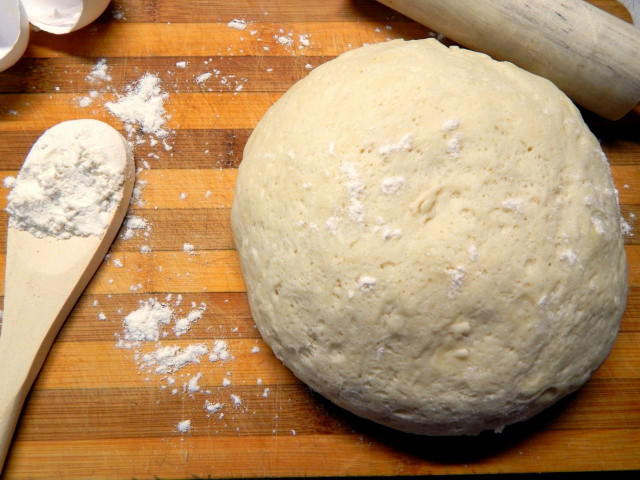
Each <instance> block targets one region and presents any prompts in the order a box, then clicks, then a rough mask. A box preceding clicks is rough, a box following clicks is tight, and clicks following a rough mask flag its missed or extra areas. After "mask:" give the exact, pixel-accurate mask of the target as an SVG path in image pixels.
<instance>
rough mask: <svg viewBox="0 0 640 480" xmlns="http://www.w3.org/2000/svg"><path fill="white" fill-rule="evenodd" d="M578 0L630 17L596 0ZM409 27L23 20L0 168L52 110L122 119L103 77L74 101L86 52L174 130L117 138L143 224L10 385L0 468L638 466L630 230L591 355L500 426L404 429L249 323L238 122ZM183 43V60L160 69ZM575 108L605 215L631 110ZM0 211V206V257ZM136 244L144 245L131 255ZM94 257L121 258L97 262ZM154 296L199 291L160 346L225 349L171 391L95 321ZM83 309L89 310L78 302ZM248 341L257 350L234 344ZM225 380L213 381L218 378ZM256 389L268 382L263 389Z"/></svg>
mask: <svg viewBox="0 0 640 480" xmlns="http://www.w3.org/2000/svg"><path fill="white" fill-rule="evenodd" d="M594 3H596V4H597V5H598V6H600V7H602V8H605V9H607V10H608V11H611V12H613V13H614V14H617V15H619V16H621V17H623V18H625V19H627V20H629V18H630V17H629V15H628V13H627V12H626V10H624V8H623V7H621V6H620V5H619V4H617V3H616V2H615V1H613V0H611V1H607V0H599V1H597V2H594ZM121 14H122V15H121ZM116 17H121V18H116ZM122 17H123V18H122ZM235 18H240V19H246V20H247V21H248V22H249V23H250V25H249V26H248V27H247V28H246V29H245V30H244V31H239V30H236V29H233V28H229V27H228V26H227V22H229V21H230V20H232V19H235ZM280 29H282V30H280ZM254 30H255V31H256V32H255V33H254V34H253V35H252V31H254ZM290 32H291V33H292V35H291V38H293V39H294V40H295V42H294V46H293V47H287V46H285V45H280V44H278V43H276V40H275V39H274V35H280V36H282V35H285V36H286V35H288V34H289V33H290ZM304 34H310V36H309V37H308V38H309V40H310V42H311V45H310V46H309V47H305V46H304V45H301V44H300V41H299V37H298V36H299V35H304ZM429 34H430V31H429V29H427V28H425V27H422V26H420V25H418V24H416V23H414V22H413V21H411V20H408V19H406V18H404V17H402V16H400V15H397V14H395V13H394V12H392V11H391V10H388V9H386V8H384V7H382V6H380V5H379V4H377V3H376V2H374V1H373V0H327V1H322V2H308V1H306V0H282V1H279V2H269V1H263V0H234V1H227V2H224V1H221V0H220V1H216V0H193V1H190V2H182V1H179V0H166V1H159V0H158V1H154V0H119V1H115V2H113V3H112V5H111V7H110V9H109V10H108V11H107V12H106V13H105V14H104V15H103V16H102V17H101V18H100V20H99V21H98V22H97V23H95V24H94V25H92V26H90V27H88V28H85V29H83V30H82V31H79V32H76V33H73V34H70V35H66V36H60V37H56V36H52V35H49V34H46V33H42V32H38V33H35V32H32V37H31V40H30V44H29V48H28V50H27V52H26V55H25V57H24V58H23V59H22V60H21V61H20V62H19V63H18V64H17V65H16V66H15V67H13V68H12V69H10V70H9V71H6V72H4V73H0V175H1V176H2V177H3V178H4V177H5V176H7V175H15V174H16V172H17V170H18V169H19V168H20V166H21V164H22V161H23V160H24V158H25V156H26V154H27V152H28V150H29V148H30V147H31V145H32V143H33V142H34V141H35V139H36V138H37V137H38V136H39V135H40V134H41V133H42V132H43V131H44V130H45V129H46V128H49V127H50V126H52V125H53V124H55V123H58V122H61V121H63V120H68V119H73V118H82V117H91V118H97V119H101V120H105V121H107V122H109V123H110V124H111V125H113V126H114V127H116V128H118V129H120V130H121V131H122V124H121V123H120V122H119V121H118V120H117V119H116V118H114V117H112V116H110V115H108V114H107V113H106V111H105V109H104V108H103V107H102V103H104V101H105V99H107V98H111V97H109V95H108V94H107V95H105V96H103V97H102V98H101V99H99V100H96V101H95V102H94V104H92V105H91V106H90V107H87V108H79V107H77V99H78V97H82V96H86V95H87V94H88V92H89V91H90V90H92V89H93V88H95V87H94V86H92V85H91V84H89V83H88V82H86V81H85V76H86V75H87V73H88V72H89V71H90V70H91V68H92V67H93V65H94V64H95V63H96V61H97V59H98V58H101V57H104V58H106V59H107V62H108V65H109V73H110V74H111V76H112V81H111V85H112V87H113V88H114V89H115V90H116V91H118V92H122V91H123V89H124V87H125V85H126V84H128V83H130V82H132V81H134V80H136V79H138V78H139V77H140V76H141V75H142V74H143V73H144V72H146V71H151V72H156V73H158V74H159V76H160V78H161V79H162V81H163V87H164V88H165V90H166V91H168V92H169V94H170V97H169V100H168V104H167V107H168V110H169V111H170V112H171V114H172V118H171V120H170V122H169V123H170V127H171V128H173V129H175V131H176V132H175V135H174V136H173V137H172V140H171V143H172V144H173V150H171V151H165V150H164V149H158V148H157V147H150V146H149V145H148V144H145V145H139V146H137V147H136V160H137V162H138V165H141V164H142V161H143V160H148V162H149V164H150V166H151V169H150V170H144V171H143V172H142V173H141V174H140V176H139V178H141V179H143V180H145V181H146V182H147V186H146V187H145V188H144V190H143V197H142V198H143V200H144V205H143V206H133V207H132V208H131V210H132V212H133V214H135V215H138V216H140V217H143V218H145V219H147V220H148V222H149V223H150V224H152V230H151V233H150V235H149V237H144V236H143V235H141V234H139V235H138V236H136V237H135V238H133V239H130V240H126V241H125V240H123V239H122V238H119V239H118V240H117V241H116V242H115V244H114V245H113V248H112V250H111V259H110V260H108V261H106V262H105V263H104V264H103V265H102V266H101V267H100V269H99V271H98V273H97V274H96V276H95V277H94V279H93V280H92V282H91V283H90V285H89V286H88V288H87V290H86V291H85V293H84V294H83V296H82V297H81V299H80V301H79V302H78V304H77V306H76V308H75V309H74V310H73V312H72V314H71V315H70V317H69V319H68V320H67V322H66V324H65V326H64V327H63V329H62V331H61V332H60V335H59V336H58V338H57V340H56V342H55V344H54V346H53V348H52V350H51V352H50V354H49V356H48V359H47V361H46V363H45V365H44V368H43V370H42V372H41V374H40V376H39V378H38V380H37V381H36V383H35V385H34V388H33V390H32V392H31V394H30V396H29V398H28V400H27V402H26V405H25V408H24V411H23V415H22V419H21V421H20V423H19V425H18V428H17V432H16V436H15V439H14V443H13V446H12V449H11V450H10V452H9V457H8V461H7V465H6V469H5V472H4V476H5V478H7V479H18V478H42V479H54V478H65V479H67V478H131V477H136V478H153V477H164V478H167V477H171V478H179V477H184V478H186V477H192V476H205V477H207V476H213V477H254V476H327V475H368V476H372V475H418V474H447V473H456V474H461V473H504V472H546V471H585V470H623V469H639V468H640V245H639V244H638V241H639V240H640V229H638V233H637V234H636V235H635V236H629V237H627V238H626V249H627V254H628V260H629V266H630V272H629V276H630V284H631V289H630V293H629V299H628V306H627V311H626V314H625V317H624V319H623V322H622V328H621V332H620V336H619V338H618V341H617V343H616V346H615V349H614V351H613V352H612V353H611V355H610V357H609V358H608V360H607V361H606V363H605V364H604V365H603V366H602V367H601V368H600V370H598V372H597V373H596V374H595V375H594V377H593V379H592V380H591V381H590V382H589V383H588V384H587V385H586V386H585V387H584V388H583V389H581V390H580V391H579V392H578V393H576V394H574V395H571V396H570V397H569V398H567V399H565V400H563V401H561V402H560V403H559V404H558V405H556V406H554V407H553V408H551V409H549V410H548V411H546V412H544V413H543V414H541V415H539V416H537V417H535V418H534V419H532V420H530V421H528V422H525V423H523V424H520V425H515V426H512V427H508V428H507V429H506V430H505V432H504V433H502V434H500V435H494V434H486V435H481V436H480V437H476V438H435V439H434V438H421V437H415V436H410V435H405V434H401V433H398V432H393V431H390V430H388V429H385V428H382V427H378V426H376V425H372V424H370V423H369V422H366V421H363V420H361V419H358V418H356V417H354V416H352V415H350V414H348V413H346V412H344V411H342V410H341V409H339V408H337V407H335V406H333V405H331V404H330V403H328V402H327V401H325V400H323V399H322V398H321V397H319V396H318V395H316V394H313V393H312V392H310V391H309V390H308V389H307V388H306V387H304V386H303V385H301V384H300V383H299V382H298V381H297V380H296V379H295V378H294V377H293V375H292V374H291V373H290V372H289V371H288V370H287V369H285V368H284V367H283V366H282V365H281V364H280V362H279V361H278V360H277V359H275V358H274V356H273V355H272V354H271V352H270V351H269V349H268V348H267V347H266V346H265V345H264V344H263V343H262V341H261V340H260V337H259V334H258V332H257V330H256V329H255V327H254V325H253V322H252V320H251V315H250V312H249V308H248V304H247V299H246V295H245V287H244V284H243V281H242V277H241V275H240V270H239V266H238V259H237V256H236V252H235V250H234V246H233V242H232V239H231V233H230V228H229V212H230V207H231V200H232V193H233V185H234V181H235V176H236V170H235V169H236V167H237V166H238V164H239V163H240V160H241V154H242V149H243V146H244V144H245V142H246V140H247V138H248V135H249V134H250V132H251V129H252V128H253V127H254V126H255V125H256V123H257V121H258V120H259V119H260V117H261V116H262V114H263V113H264V112H265V110H266V109H267V108H268V107H269V106H270V105H271V104H272V103H273V102H274V101H275V100H276V99H277V98H278V97H279V96H280V95H281V94H282V93H283V92H284V91H285V90H286V89H287V88H288V87H290V86H291V85H292V84H293V83H294V82H295V81H296V80H298V79H300V78H302V77H303V76H305V75H306V74H307V72H308V70H307V68H306V67H305V66H306V65H307V64H309V65H311V66H312V67H316V66H318V65H319V64H321V63H323V62H326V61H328V60H330V59H331V58H333V57H335V56H336V55H338V54H340V53H341V52H343V51H345V50H348V49H350V48H354V47H358V46H360V45H362V44H363V43H372V42H380V41H384V40H385V39H387V38H398V37H402V38H406V39H412V38H423V37H426V36H427V35H429ZM258 39H260V41H258ZM298 45H301V46H303V48H297V46H298ZM264 47H267V48H264ZM183 60H184V61H187V62H189V66H188V67H187V68H186V69H184V70H182V69H178V68H176V66H175V64H176V62H178V61H183ZM213 69H218V70H220V71H221V72H222V75H236V78H246V79H247V81H246V82H245V83H244V84H243V89H242V90H241V91H239V92H235V91H233V90H230V89H229V88H227V87H226V86H224V85H222V84H221V83H220V81H219V79H215V78H214V79H212V80H210V81H208V82H207V83H206V84H205V86H200V85H198V84H196V83H195V81H194V77H195V76H196V75H199V74H201V73H205V72H208V71H212V70H213ZM209 88H210V89H211V90H209ZM585 118H586V120H587V123H588V124H589V126H590V127H591V128H592V130H593V131H594V132H595V134H596V135H597V136H598V138H600V139H601V140H602V144H603V147H604V149H605V151H606V153H607V154H608V156H609V159H610V162H611V164H612V172H613V175H614V179H615V182H616V185H617V187H618V189H619V191H620V201H621V204H622V211H623V215H624V217H625V218H627V219H629V217H630V215H631V214H632V213H633V214H634V215H640V138H639V132H640V109H639V108H637V107H636V109H635V111H633V112H631V113H630V114H629V115H627V116H626V117H625V118H623V119H622V120H620V121H618V122H607V121H604V120H602V119H600V118H597V117H595V116H594V115H591V114H588V113H585ZM149 153H155V154H157V156H158V158H153V157H149V156H148V155H149ZM207 191H210V192H211V194H210V195H206V192H207ZM6 193H7V190H3V193H2V197H3V199H2V201H1V205H0V206H1V207H3V208H4V196H5V195H6ZM181 193H185V194H186V198H183V199H181ZM6 221H7V217H6V214H4V213H2V214H0V225H1V226H0V240H2V242H1V243H0V245H1V247H0V249H1V250H0V264H2V265H0V267H2V270H3V269H4V267H3V265H4V253H5V251H6V250H5V243H4V240H5V237H6ZM631 223H632V225H633V223H634V221H633V220H631ZM634 233H635V228H634ZM186 242H188V243H192V244H194V246H195V249H196V252H197V254H196V255H188V254H186V253H185V252H183V244H184V243H186ZM142 245H148V246H150V247H151V249H152V252H151V253H147V254H144V253H141V251H140V247H141V246H142ZM114 258H118V259H120V260H121V261H122V263H123V267H121V268H118V267H117V266H116V265H114V263H113V259H114ZM1 288H3V287H1ZM169 293H171V294H173V296H174V298H173V300H172V302H174V301H175V298H177V295H178V294H181V295H183V302H182V306H178V307H175V308H176V309H180V308H184V311H187V310H189V308H190V304H191V302H196V303H198V304H199V303H200V302H205V303H206V304H207V310H206V312H205V314H204V316H203V318H202V319H201V320H200V321H198V322H197V323H196V324H194V326H193V327H192V329H191V330H190V331H189V332H188V333H187V334H186V335H184V336H182V337H180V338H179V339H177V340H175V341H173V340H172V341H171V342H169V343H170V344H175V345H182V346H184V345H187V344H191V343H205V344H207V345H209V346H210V345H211V342H212V340H213V339H224V340H226V341H227V342H228V344H229V350H230V352H231V354H232V355H233V357H234V358H233V360H231V361H228V362H227V363H224V364H220V363H216V364H212V363H210V362H208V361H206V360H205V361H203V363H202V364H201V365H192V366H189V367H187V368H185V369H183V370H181V371H180V372H179V373H177V374H176V375H175V377H176V386H177V387H180V388H179V391H178V393H176V394H172V393H171V387H168V386H167V382H166V380H163V379H164V377H163V376H160V375H154V374H146V373H141V372H140V371H139V370H138V367H137V365H136V363H135V361H134V359H133V352H132V351H130V350H124V349H118V348H115V343H116V339H115V338H114V334H116V333H119V332H121V331H122V318H123V317H124V316H125V315H126V314H127V313H129V312H131V311H133V310H135V309H136V308H137V306H138V302H139V301H140V300H147V299H148V298H150V297H157V298H159V299H161V300H162V299H164V298H165V296H166V295H167V294H169ZM96 301H97V305H98V306H94V302H96ZM100 312H103V313H104V315H105V316H106V317H107V320H104V321H100V320H99V319H98V314H99V313H100ZM256 346H257V347H259V350H260V351H259V352H258V353H251V351H252V349H253V348H254V347H256ZM198 372H201V373H202V374H203V376H202V378H201V380H200V382H199V383H200V386H201V389H202V390H201V391H200V392H195V393H193V394H191V395H190V394H188V393H183V391H182V384H183V383H184V382H185V381H186V380H187V379H188V378H189V377H188V376H187V374H188V375H195V374H197V373H198ZM225 377H227V378H229V379H230V380H231V381H232V385H231V386H230V387H222V386H221V382H222V379H223V378H225ZM258 379H261V382H262V384H261V385H258V384H257V382H258ZM0 385H1V379H0ZM163 386H164V387H165V388H163ZM0 388H1V387H0ZM265 388H269V389H270V392H269V394H268V395H266V396H263V393H264V391H265ZM206 390H210V393H205V391H206ZM231 393H233V394H236V395H238V396H240V397H241V398H242V401H243V404H242V407H241V408H238V409H234V408H233V407H232V406H230V405H229V404H230V403H231V402H230V400H229V395H230V394H231ZM205 399H210V400H212V401H223V402H225V403H226V404H227V405H226V406H225V407H224V409H223V410H222V412H223V413H225V415H224V417H223V418H219V416H218V415H217V414H216V415H210V416H207V412H205V410H204V409H203V406H204V401H205ZM185 419H190V420H191V423H192V429H191V431H190V432H188V433H186V434H185V433H180V432H178V431H177V429H176V425H177V423H178V422H179V421H181V420H185Z"/></svg>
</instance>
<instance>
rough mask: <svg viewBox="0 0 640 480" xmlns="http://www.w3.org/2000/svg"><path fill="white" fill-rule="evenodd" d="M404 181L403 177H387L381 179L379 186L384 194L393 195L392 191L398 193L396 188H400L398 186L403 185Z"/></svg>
mask: <svg viewBox="0 0 640 480" xmlns="http://www.w3.org/2000/svg"><path fill="white" fill-rule="evenodd" d="M404 182H405V180H404V177H400V176H394V177H387V178H385V179H383V180H382V183H381V184H380V188H381V189H382V191H383V192H384V193H385V194H386V195H393V194H394V193H398V190H400V188H401V187H402V186H403V185H404Z"/></svg>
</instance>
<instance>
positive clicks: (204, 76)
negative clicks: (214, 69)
mask: <svg viewBox="0 0 640 480" xmlns="http://www.w3.org/2000/svg"><path fill="white" fill-rule="evenodd" d="M212 76H213V74H212V73H210V72H207V73H203V74H202V75H198V76H197V77H196V83H197V84H198V85H203V84H204V82H206V81H207V80H209V79H210V78H211V77H212Z"/></svg>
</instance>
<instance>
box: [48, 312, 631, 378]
mask: <svg viewBox="0 0 640 480" xmlns="http://www.w3.org/2000/svg"><path fill="white" fill-rule="evenodd" d="M127 313H128V312H127ZM96 322H97V320H96ZM203 322H204V320H203ZM208 322H209V324H210V325H211V326H212V328H211V332H210V334H209V336H208V337H207V338H190V336H187V338H181V339H180V340H173V339H167V340H163V341H162V344H163V345H176V346H179V347H185V346H186V345H189V344H196V343H202V344H204V345H205V346H207V347H208V348H211V345H212V342H213V340H214V339H217V338H220V337H218V336H217V332H216V330H217V329H216V328H215V319H209V320H208ZM111 325H112V328H113V330H112V331H113V332H114V333H116V332H117V333H121V332H122V326H121V323H120V322H119V321H113V322H111ZM167 330H169V329H167ZM226 342H227V344H228V345H229V352H230V353H231V354H232V355H233V356H234V357H235V358H234V359H233V360H232V361H229V362H225V363H222V362H214V363H211V362H210V361H209V360H208V359H207V358H206V357H202V362H201V364H199V365H189V366H187V367H185V368H184V369H182V370H181V371H180V374H178V375H174V376H176V377H179V376H180V375H181V374H182V375H183V374H187V373H188V374H191V375H194V374H196V373H198V372H202V373H203V374H204V377H203V379H202V381H201V382H200V384H201V385H203V386H206V387H207V388H210V387H217V386H220V385H221V382H222V379H223V378H224V377H225V376H226V372H228V371H231V372H232V375H231V380H232V381H233V384H234V385H238V386H255V385H256V380H257V379H258V378H261V379H262V381H263V382H264V385H265V386H270V385H273V384H278V385H286V384H291V383H297V380H295V378H294V377H293V375H292V374H291V373H290V372H289V371H288V370H287V369H286V368H284V367H283V366H282V364H281V363H280V361H279V360H277V359H276V358H275V356H274V355H273V353H272V352H271V350H270V349H269V347H267V346H266V345H265V344H264V343H263V341H262V340H261V339H258V338H251V339H243V338H231V339H227V340H226ZM149 343H152V342H149ZM115 344H116V341H115V339H114V340H112V341H109V342H95V341H93V342H56V343H54V346H53V348H52V350H51V353H50V354H49V356H48V357H47V361H46V363H45V367H44V368H43V370H42V372H41V374H40V377H39V379H38V382H37V384H36V388H37V389H42V390H64V389H88V388H97V389H107V388H120V387H122V388H134V387H136V388H146V387H149V386H153V387H159V386H160V385H162V384H165V385H166V382H163V378H164V376H161V375H157V374H154V373H153V372H151V373H146V372H144V371H142V372H141V371H139V369H138V366H137V364H136V362H135V360H134V355H133V351H131V350H125V349H119V348H116V347H115ZM256 345H257V346H259V347H260V352H259V353H256V354H252V353H250V352H251V349H252V348H253V347H254V346H256ZM155 348H156V346H155V345H153V344H151V345H145V346H144V348H143V351H144V352H148V351H152V350H154V349H155ZM638 362H640V333H639V332H621V333H620V334H619V336H618V339H617V341H616V345H615V347H614V349H613V350H612V352H611V354H610V355H609V357H608V358H607V360H606V362H605V363H604V364H603V365H602V367H601V368H600V369H599V370H598V371H597V372H596V373H595V374H594V377H593V378H596V379H601V380H611V379H617V380H620V379H634V378H636V377H637V371H636V369H637V367H636V365H638ZM100 365H109V368H108V369H107V370H106V372H103V371H102V370H101V368H100ZM147 376H148V377H149V378H150V382H146V381H145V378H146V377H147ZM182 378H183V380H182V382H184V381H186V380H184V378H185V377H182ZM178 380H179V378H178ZM182 382H179V383H180V385H179V386H180V387H181V385H182Z"/></svg>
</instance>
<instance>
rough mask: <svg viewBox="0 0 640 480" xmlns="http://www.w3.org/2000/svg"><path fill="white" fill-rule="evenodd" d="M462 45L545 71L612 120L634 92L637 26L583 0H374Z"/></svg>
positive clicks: (639, 52)
mask: <svg viewBox="0 0 640 480" xmlns="http://www.w3.org/2000/svg"><path fill="white" fill-rule="evenodd" d="M378 1H380V2H381V3H384V4H385V5H387V6H389V7H391V8H393V9H395V10H397V11H399V12H400V13H403V14H404V15H407V16H408V17H411V18H413V19H414V20H416V21H418V22H420V23H422V24H424V25H426V26H428V27H429V28H432V29H433V30H436V31H438V32H441V33H443V34H444V35H446V36H447V37H449V38H451V39H453V40H455V41H456V42H458V43H460V44H461V45H464V46H466V47H469V48H472V49H474V50H478V51H480V52H484V53H487V54H489V55H491V56H492V57H494V58H495V59H497V60H508V61H510V62H513V63H515V64H516V65H519V66H520V67H522V68H524V69H526V70H528V71H530V72H533V73H536V74H538V75H541V76H543V77H545V78H548V79H549V80H551V81H552V82H554V83H555V84H556V85H557V86H558V87H559V88H560V89H562V90H563V91H564V92H565V93H566V94H567V95H568V96H569V97H571V98H572V99H573V100H574V101H575V102H576V103H578V104H579V105H582V106H583V107H585V108H588V109H589V110H592V111H593V112H595V113H597V114H599V115H602V116H603V117H605V118H608V119H611V120H616V119H618V118H620V117H622V116H623V115H624V114H625V113H627V112H628V111H629V110H631V109H632V108H633V107H634V106H635V105H636V104H637V103H638V101H639V100H640V30H638V29H637V28H634V27H633V26H632V25H631V24H629V23H627V22H625V21H623V20H621V19H619V18H616V17H614V16H613V15H609V14H608V13H606V12H604V11H603V10H600V9H599V8H596V7H594V6H593V5H590V4H589V3H587V2H585V1H584V0H491V1H488V0H486V1H482V0H455V1H451V0H378Z"/></svg>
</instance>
